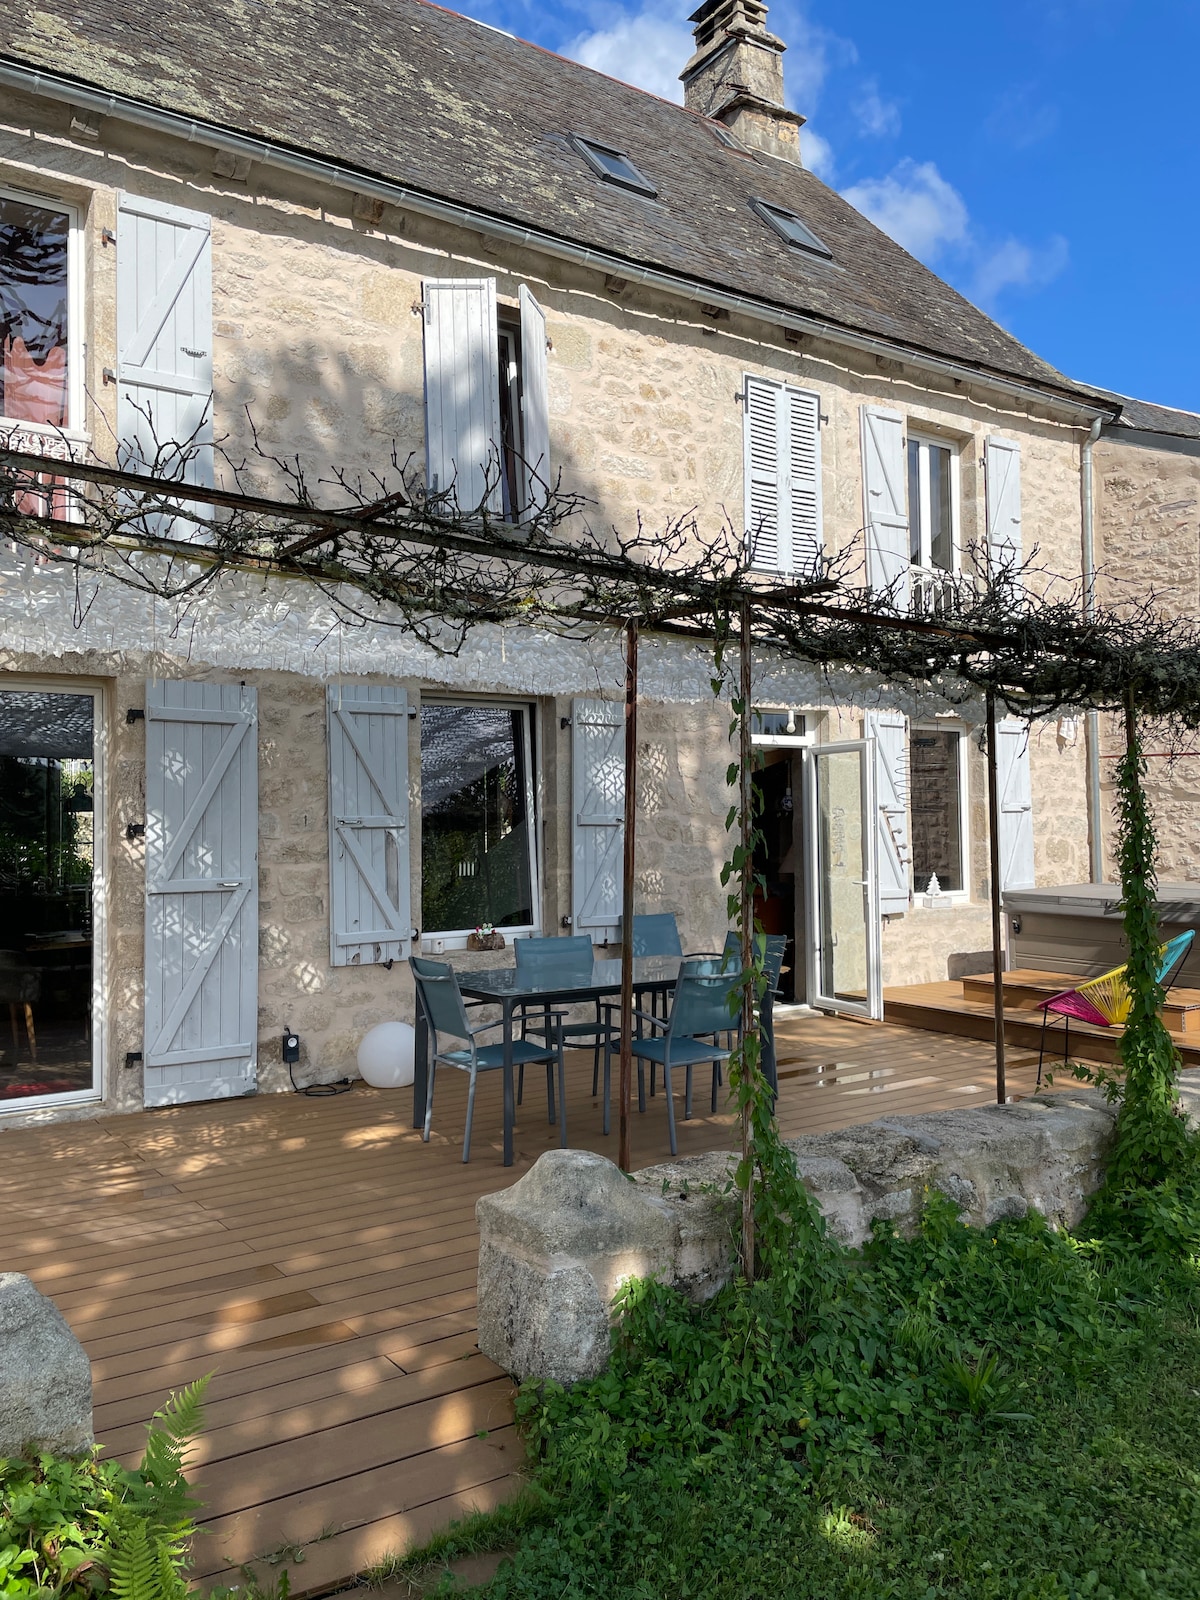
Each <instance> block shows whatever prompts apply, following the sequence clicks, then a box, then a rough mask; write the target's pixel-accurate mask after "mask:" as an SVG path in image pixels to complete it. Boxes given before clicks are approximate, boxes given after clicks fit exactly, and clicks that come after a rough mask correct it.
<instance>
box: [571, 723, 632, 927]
mask: <svg viewBox="0 0 1200 1600" xmlns="http://www.w3.org/2000/svg"><path fill="white" fill-rule="evenodd" d="M571 816H572V827H571V852H572V871H571V919H572V924H573V927H574V931H575V933H576V934H581V933H586V934H590V935H591V938H592V942H593V943H594V944H604V943H606V942H608V941H610V940H615V939H616V937H617V934H618V930H619V928H620V923H621V884H622V863H623V850H624V843H625V707H624V704H623V703H622V702H618V701H612V700H576V701H574V702H573V703H572V706H571Z"/></svg>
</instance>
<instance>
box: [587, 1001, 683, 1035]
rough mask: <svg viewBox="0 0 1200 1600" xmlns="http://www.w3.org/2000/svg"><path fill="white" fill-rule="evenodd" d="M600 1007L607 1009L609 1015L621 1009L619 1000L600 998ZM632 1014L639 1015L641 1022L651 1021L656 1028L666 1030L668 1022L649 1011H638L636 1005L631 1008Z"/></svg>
mask: <svg viewBox="0 0 1200 1600" xmlns="http://www.w3.org/2000/svg"><path fill="white" fill-rule="evenodd" d="M600 1009H601V1011H607V1012H608V1013H609V1015H610V1016H611V1014H612V1013H613V1012H614V1011H619V1010H620V1009H621V1002H620V1001H619V1000H601V1002H600ZM632 1015H633V1016H635V1017H640V1018H641V1020H642V1021H643V1022H652V1023H653V1024H654V1026H655V1027H656V1028H661V1029H662V1030H663V1032H664V1033H665V1032H666V1031H667V1028H668V1026H669V1024H668V1023H667V1022H666V1021H664V1019H663V1018H662V1017H656V1016H655V1015H654V1014H653V1013H652V1012H650V1011H639V1010H638V1009H637V1007H636V1006H635V1007H634V1009H633V1012H632ZM609 1026H611V1024H609Z"/></svg>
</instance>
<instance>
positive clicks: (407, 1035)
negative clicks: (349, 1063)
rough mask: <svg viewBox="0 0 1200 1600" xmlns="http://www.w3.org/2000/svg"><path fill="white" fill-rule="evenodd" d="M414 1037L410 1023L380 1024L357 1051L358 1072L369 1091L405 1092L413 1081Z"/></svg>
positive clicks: (371, 1031)
mask: <svg viewBox="0 0 1200 1600" xmlns="http://www.w3.org/2000/svg"><path fill="white" fill-rule="evenodd" d="M415 1042H416V1033H415V1030H414V1029H413V1025H412V1023H411V1022H379V1023H376V1025H375V1026H374V1027H373V1028H370V1029H369V1030H368V1031H367V1032H366V1033H365V1034H364V1035H363V1039H362V1043H361V1044H360V1045H359V1047H358V1070H359V1072H360V1073H361V1074H362V1078H363V1082H364V1083H368V1084H370V1086H371V1088H372V1089H405V1088H408V1087H409V1086H410V1085H411V1083H412V1081H413V1054H414V1047H415Z"/></svg>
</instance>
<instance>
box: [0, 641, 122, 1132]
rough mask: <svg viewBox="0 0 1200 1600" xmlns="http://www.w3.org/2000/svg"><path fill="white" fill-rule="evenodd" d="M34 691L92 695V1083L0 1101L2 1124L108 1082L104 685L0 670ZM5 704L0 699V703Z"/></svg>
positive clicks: (11, 682) (92, 1099)
mask: <svg viewBox="0 0 1200 1600" xmlns="http://www.w3.org/2000/svg"><path fill="white" fill-rule="evenodd" d="M5 689H8V690H18V691H21V690H23V691H26V692H29V691H32V692H33V693H35V694H77V695H85V694H86V695H90V696H91V699H92V852H93V854H92V1083H91V1087H90V1088H89V1089H75V1090H72V1091H71V1092H70V1093H68V1094H39V1095H26V1096H23V1097H22V1098H21V1099H20V1100H12V1101H7V1100H0V1125H2V1124H3V1121H4V1119H5V1118H6V1117H15V1116H17V1115H20V1114H23V1113H24V1112H27V1111H55V1110H58V1109H59V1108H60V1107H66V1106H87V1105H96V1104H98V1103H99V1102H101V1101H102V1100H103V1099H104V1089H105V1082H106V1077H107V1074H106V1071H105V1068H106V1056H105V1050H104V1041H105V1036H106V1034H107V1032H108V1016H107V1007H106V1006H105V994H106V971H107V959H106V957H107V944H108V939H107V931H108V823H107V809H108V807H107V797H108V786H107V768H108V722H107V717H106V707H107V694H106V690H105V686H104V684H102V683H98V682H97V681H96V680H95V679H94V678H30V677H24V676H22V675H21V674H20V673H14V672H5V673H0V690H5ZM2 703H3V702H0V705H2Z"/></svg>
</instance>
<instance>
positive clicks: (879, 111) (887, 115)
mask: <svg viewBox="0 0 1200 1600" xmlns="http://www.w3.org/2000/svg"><path fill="white" fill-rule="evenodd" d="M850 109H851V111H853V113H854V115H855V117H856V118H857V120H858V126H859V129H860V131H861V132H862V133H863V134H866V135H867V136H868V137H870V138H873V139H881V138H894V137H895V135H896V134H898V133H899V132H900V107H899V106H898V105H897V104H896V102H895V101H894V100H885V99H884V98H883V96H882V95H881V94H880V93H879V85H878V83H876V81H875V79H874V78H868V79H867V81H866V82H865V83H864V84H863V86H862V88H861V89H860V90H859V93H858V94H857V96H856V97H855V98H854V100H853V101H852V102H851V105H850Z"/></svg>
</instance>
